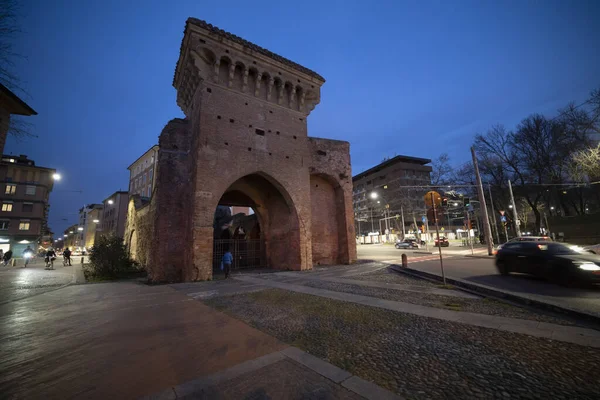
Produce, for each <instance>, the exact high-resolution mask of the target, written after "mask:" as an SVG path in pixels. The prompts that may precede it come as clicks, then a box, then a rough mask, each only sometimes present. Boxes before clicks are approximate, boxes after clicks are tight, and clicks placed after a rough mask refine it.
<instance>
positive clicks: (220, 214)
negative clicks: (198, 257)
mask: <svg viewBox="0 0 600 400" xmlns="http://www.w3.org/2000/svg"><path fill="white" fill-rule="evenodd" d="M227 250H229V251H231V253H232V255H233V265H232V269H233V270H234V271H235V270H236V269H243V268H273V269H299V267H300V262H301V259H300V227H299V221H298V215H297V212H296V208H295V207H294V204H293V202H292V201H291V198H290V197H289V195H288V194H287V192H286V191H285V189H284V188H283V187H282V186H281V185H280V184H279V183H278V182H277V181H275V180H274V179H273V178H271V177H270V176H268V175H266V174H262V173H255V174H251V175H246V176H244V177H243V178H240V179H238V180H237V181H235V182H234V183H233V184H231V185H230V186H229V188H227V190H225V192H224V193H223V195H222V196H221V199H220V200H219V203H218V205H217V208H216V210H215V215H214V224H213V270H214V271H215V272H217V271H218V269H219V267H220V264H221V259H222V257H223V254H224V253H225V252H226V251H227Z"/></svg>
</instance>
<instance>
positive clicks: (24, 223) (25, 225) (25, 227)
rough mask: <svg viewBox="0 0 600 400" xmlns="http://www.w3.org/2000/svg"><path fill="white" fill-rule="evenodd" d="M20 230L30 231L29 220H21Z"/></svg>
mask: <svg viewBox="0 0 600 400" xmlns="http://www.w3.org/2000/svg"><path fill="white" fill-rule="evenodd" d="M19 230H20V231H28V230H29V221H21V223H20V224H19Z"/></svg>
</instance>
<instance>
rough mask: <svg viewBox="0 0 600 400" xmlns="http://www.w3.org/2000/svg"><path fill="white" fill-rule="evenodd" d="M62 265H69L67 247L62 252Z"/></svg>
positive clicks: (69, 257) (69, 253)
mask: <svg viewBox="0 0 600 400" xmlns="http://www.w3.org/2000/svg"><path fill="white" fill-rule="evenodd" d="M63 265H64V266H65V267H66V266H67V265H71V250H69V248H68V247H67V248H66V249H65V251H63Z"/></svg>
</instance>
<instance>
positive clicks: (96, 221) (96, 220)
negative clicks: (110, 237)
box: [92, 219, 100, 224]
mask: <svg viewBox="0 0 600 400" xmlns="http://www.w3.org/2000/svg"><path fill="white" fill-rule="evenodd" d="M92 222H93V223H95V224H99V223H100V220H99V219H95V220H93V221H92Z"/></svg>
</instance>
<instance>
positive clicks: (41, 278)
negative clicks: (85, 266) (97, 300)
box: [0, 258, 85, 304]
mask: <svg viewBox="0 0 600 400" xmlns="http://www.w3.org/2000/svg"><path fill="white" fill-rule="evenodd" d="M44 267H45V264H44V261H43V260H42V259H39V258H36V259H35V260H34V261H33V262H32V263H30V264H28V265H27V267H23V264H22V262H21V260H19V263H18V264H17V266H15V267H12V266H6V267H5V266H0V304H2V303H6V302H10V301H14V300H18V299H22V298H26V297H29V296H34V295H37V294H40V293H44V292H47V291H50V290H56V289H58V288H61V287H64V286H66V285H69V284H73V283H83V282H84V281H85V278H84V277H83V271H82V269H81V264H75V263H74V264H73V265H72V266H67V267H64V266H63V265H62V259H61V258H59V259H57V260H56V261H55V262H54V268H55V269H54V270H46V269H44Z"/></svg>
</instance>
